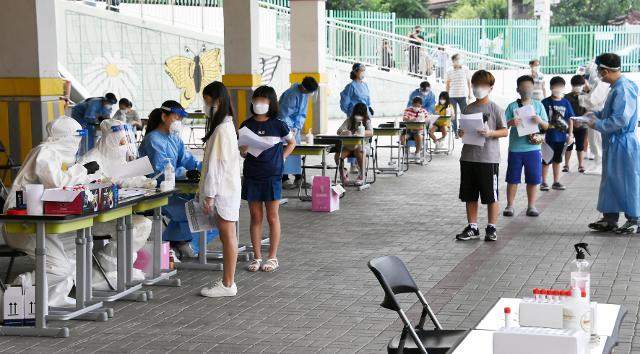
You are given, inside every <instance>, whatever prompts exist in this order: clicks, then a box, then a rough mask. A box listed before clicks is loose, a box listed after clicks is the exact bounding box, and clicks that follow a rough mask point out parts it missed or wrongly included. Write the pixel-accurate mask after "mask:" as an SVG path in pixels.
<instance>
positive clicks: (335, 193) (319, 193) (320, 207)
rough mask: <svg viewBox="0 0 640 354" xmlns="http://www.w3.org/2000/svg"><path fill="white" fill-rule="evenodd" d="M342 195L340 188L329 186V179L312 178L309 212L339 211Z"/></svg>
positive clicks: (342, 189)
mask: <svg viewBox="0 0 640 354" xmlns="http://www.w3.org/2000/svg"><path fill="white" fill-rule="evenodd" d="M342 193H344V188H342V186H340V185H336V186H331V178H329V177H327V176H314V177H313V180H312V182H311V210H312V211H320V212H332V211H336V210H338V209H340V194H342Z"/></svg>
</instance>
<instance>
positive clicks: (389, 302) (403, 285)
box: [368, 256, 467, 354]
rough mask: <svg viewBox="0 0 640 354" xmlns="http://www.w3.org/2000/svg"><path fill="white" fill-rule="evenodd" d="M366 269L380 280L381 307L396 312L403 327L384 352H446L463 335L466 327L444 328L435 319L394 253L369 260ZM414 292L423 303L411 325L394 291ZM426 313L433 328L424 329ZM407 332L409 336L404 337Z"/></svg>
mask: <svg viewBox="0 0 640 354" xmlns="http://www.w3.org/2000/svg"><path fill="white" fill-rule="evenodd" d="M368 266H369V269H371V271H372V272H373V274H374V275H375V276H376V278H377V279H378V281H379V282H380V286H382V289H383V290H384V294H385V296H384V301H383V302H382V303H381V304H380V306H382V307H384V308H386V309H389V310H393V311H395V312H397V313H398V316H400V319H401V320H402V323H404V328H402V333H401V334H400V335H399V336H396V337H394V338H393V339H391V341H389V344H388V345H387V353H390V354H391V353H426V354H445V353H446V352H447V351H448V350H449V349H450V348H451V347H453V346H454V345H455V344H456V343H458V342H459V341H460V340H462V338H464V336H465V335H466V333H467V331H466V330H444V329H442V326H441V325H440V322H438V320H437V319H436V316H435V315H434V313H433V311H432V310H431V307H430V306H429V304H428V303H427V300H426V299H425V298H424V295H422V292H421V291H420V290H419V289H418V286H417V285H416V283H415V281H414V280H413V277H411V274H409V271H408V270H407V267H406V266H405V265H404V263H403V262H402V261H401V260H400V258H398V257H396V256H384V257H379V258H375V259H372V260H371V261H369V263H368ZM403 293H414V294H416V296H417V297H418V299H419V300H420V303H422V314H421V315H420V322H419V323H418V326H416V327H415V328H413V327H412V325H411V322H410V321H409V318H408V317H407V315H406V314H405V313H404V311H403V310H402V308H401V307H400V304H399V303H398V300H397V299H396V297H395V295H396V294H403ZM427 315H429V319H431V322H433V325H434V326H435V329H434V330H425V329H424V322H425V320H426V317H427ZM407 335H409V338H407Z"/></svg>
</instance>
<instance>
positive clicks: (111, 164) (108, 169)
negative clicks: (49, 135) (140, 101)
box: [80, 119, 152, 290]
mask: <svg viewBox="0 0 640 354" xmlns="http://www.w3.org/2000/svg"><path fill="white" fill-rule="evenodd" d="M123 124H124V123H122V122H120V121H117V120H113V119H106V120H103V121H102V123H100V131H101V132H102V137H101V138H100V140H98V142H97V143H96V146H95V147H94V148H93V149H91V150H89V151H88V152H87V153H86V154H85V155H84V156H83V157H82V161H81V162H80V164H84V163H87V162H91V161H96V162H97V163H98V165H100V170H99V171H98V172H96V174H97V175H99V176H101V177H103V178H111V179H112V177H113V176H115V175H116V172H117V171H118V170H120V169H122V168H123V167H124V165H125V164H126V163H127V155H128V154H129V152H130V151H131V147H130V146H128V145H129V142H128V141H127V137H126V133H125V131H124V125H123ZM134 150H135V149H134ZM115 182H121V181H117V180H116V181H115ZM132 221H133V232H132V234H133V242H132V244H133V249H132V252H133V258H132V259H133V261H135V260H136V256H137V253H138V251H139V250H140V249H141V248H142V247H144V245H145V243H146V241H147V238H148V237H149V234H150V233H151V226H152V222H151V220H149V219H147V218H145V217H144V216H141V215H134V216H133V220H132ZM91 232H92V234H93V235H100V236H104V235H111V241H110V242H109V243H108V244H107V245H106V246H105V247H104V248H103V249H102V250H100V251H99V252H97V253H96V258H97V259H98V261H99V262H100V265H101V266H102V268H103V269H104V271H105V273H106V275H107V277H108V278H109V281H110V282H111V284H112V285H115V284H116V281H117V270H118V253H117V242H116V221H115V220H114V221H110V222H105V223H97V224H94V226H93V228H92V229H91ZM92 279H93V287H94V288H95V289H99V290H108V289H109V287H108V285H107V282H106V281H105V279H104V277H103V276H102V274H100V273H99V272H98V271H97V270H96V269H94V270H93V276H92ZM132 280H134V281H142V280H144V273H143V272H142V271H140V270H138V269H134V270H133V274H132Z"/></svg>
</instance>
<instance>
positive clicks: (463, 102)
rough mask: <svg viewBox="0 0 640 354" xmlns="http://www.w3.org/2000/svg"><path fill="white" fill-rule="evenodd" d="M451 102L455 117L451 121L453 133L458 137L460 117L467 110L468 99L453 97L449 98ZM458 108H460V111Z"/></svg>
mask: <svg viewBox="0 0 640 354" xmlns="http://www.w3.org/2000/svg"><path fill="white" fill-rule="evenodd" d="M449 102H450V103H451V105H452V106H453V117H451V121H452V122H453V132H454V133H455V134H456V136H457V135H458V116H459V115H460V114H462V112H463V111H464V109H465V108H467V98H466V97H451V98H449ZM458 106H460V110H458Z"/></svg>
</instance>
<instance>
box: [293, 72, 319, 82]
mask: <svg viewBox="0 0 640 354" xmlns="http://www.w3.org/2000/svg"><path fill="white" fill-rule="evenodd" d="M305 76H311V77H312V78H314V79H316V81H318V82H319V83H326V82H327V75H325V74H324V73H291V74H289V82H291V83H294V82H301V81H302V79H304V78H305Z"/></svg>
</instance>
